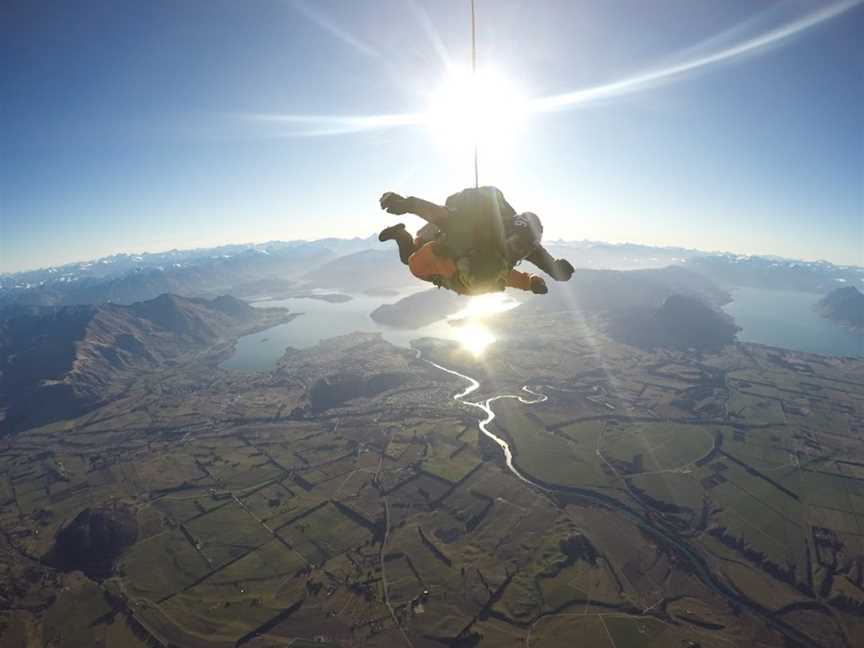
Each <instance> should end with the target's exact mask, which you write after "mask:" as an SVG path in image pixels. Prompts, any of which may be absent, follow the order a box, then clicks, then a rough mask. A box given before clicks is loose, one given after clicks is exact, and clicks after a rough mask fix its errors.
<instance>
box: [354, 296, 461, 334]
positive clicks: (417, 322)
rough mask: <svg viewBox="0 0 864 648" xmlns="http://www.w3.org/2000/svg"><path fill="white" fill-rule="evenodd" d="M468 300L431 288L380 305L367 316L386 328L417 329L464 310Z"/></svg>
mask: <svg viewBox="0 0 864 648" xmlns="http://www.w3.org/2000/svg"><path fill="white" fill-rule="evenodd" d="M468 300H469V298H468V297H464V296H462V295H457V294H456V293H454V292H452V291H450V290H439V289H438V288H432V289H431V290H424V291H423V292H419V293H414V294H413V295H409V296H408V297H404V298H403V299H400V300H399V301H398V302H396V303H395V304H382V305H381V306H379V307H378V308H376V309H375V310H374V311H372V312H371V313H370V314H369V316H370V317H371V318H372V319H373V320H375V321H376V322H378V323H379V324H384V325H386V326H392V327H394V328H405V329H418V328H421V327H423V326H426V325H427V324H432V323H433V322H437V321H438V320H440V319H441V318H442V317H443V316H444V315H447V314H449V313H454V312H456V311H458V310H459V309H460V308H464V307H465V305H466V304H467V303H468Z"/></svg>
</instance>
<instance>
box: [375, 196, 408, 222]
mask: <svg viewBox="0 0 864 648" xmlns="http://www.w3.org/2000/svg"><path fill="white" fill-rule="evenodd" d="M379 202H380V203H381V209H383V210H384V211H386V212H387V213H388V214H396V215H397V216H401V215H402V214H407V213H408V199H407V198H403V197H402V196H400V195H399V194H397V193H393V192H392V191H388V192H387V193H385V194H384V195H383V196H381V200H380V201H379Z"/></svg>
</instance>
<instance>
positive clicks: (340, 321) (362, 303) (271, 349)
mask: <svg viewBox="0 0 864 648" xmlns="http://www.w3.org/2000/svg"><path fill="white" fill-rule="evenodd" d="M426 289H427V288H425V287H424V288H423V290H426ZM412 292H416V291H409V292H403V293H400V294H399V295H395V296H390V297H370V296H368V295H351V297H352V299H351V300H350V301H346V302H342V303H329V302H326V301H322V300H318V299H309V298H298V297H294V298H290V299H280V300H273V301H259V302H255V303H254V304H253V306H256V307H259V308H266V307H275V306H278V307H282V308H287V309H288V310H290V311H291V312H292V313H302V315H300V316H299V317H295V318H294V319H293V320H291V321H290V322H286V323H285V324H280V325H278V326H274V327H273V328H269V329H267V330H266V331H260V332H258V333H253V334H252V335H247V336H244V337H242V338H240V339H239V340H238V341H237V346H236V349H235V351H234V353H233V354H232V355H231V357H230V358H228V359H227V360H226V361H225V362H223V363H222V366H223V367H224V368H226V369H237V370H242V371H267V370H268V369H271V368H272V367H273V366H274V365H275V364H276V361H277V360H278V359H279V358H280V357H282V355H283V354H284V353H285V349H286V348H287V347H293V348H295V349H306V348H309V347H312V346H315V345H316V344H318V342H320V341H321V340H325V339H327V338H331V337H336V336H338V335H346V334H348V333H354V332H355V331H359V332H363V333H381V335H382V336H383V337H384V339H386V340H387V341H388V342H391V343H392V344H396V345H398V346H404V347H409V346H410V342H411V340H416V339H418V338H422V337H436V338H441V339H447V340H455V341H457V342H459V343H460V344H462V345H463V347H465V348H466V349H468V350H469V351H471V352H474V353H476V354H480V353H482V352H483V350H485V349H486V348H487V347H488V346H489V345H490V344H492V343H493V342H494V341H495V339H496V338H495V334H494V333H493V332H492V331H491V330H489V329H488V328H487V327H486V326H485V325H484V324H483V322H482V321H480V319H481V318H482V316H488V315H489V314H494V313H495V312H501V311H504V310H509V309H510V308H515V307H516V306H518V304H519V303H518V302H516V301H515V300H513V299H512V298H510V297H509V296H507V295H504V294H503V293H498V294H496V295H484V296H483V297H482V298H477V297H475V298H472V299H471V300H470V301H467V300H466V310H464V311H460V312H457V313H452V314H450V315H451V316H452V317H453V319H460V320H461V321H460V322H459V324H458V325H457V326H453V325H451V324H450V323H449V322H448V320H447V319H446V318H445V319H442V320H440V321H438V322H435V323H433V324H430V325H428V326H424V327H422V328H418V329H413V330H405V329H396V328H392V327H388V326H384V325H381V324H378V323H377V322H375V321H374V320H373V319H372V318H371V317H369V314H370V313H371V312H372V311H374V310H375V309H376V308H378V307H379V306H381V305H382V304H392V303H395V302H397V301H399V300H400V299H402V298H403V297H407V296H408V295H410V294H412ZM478 311H480V312H478ZM475 316H476V317H475Z"/></svg>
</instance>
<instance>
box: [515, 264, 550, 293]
mask: <svg viewBox="0 0 864 648" xmlns="http://www.w3.org/2000/svg"><path fill="white" fill-rule="evenodd" d="M507 286H508V287H509V288H518V289H519V290H530V291H531V292H533V293H534V294H535V295H545V294H546V293H547V292H548V291H549V289H548V288H547V287H546V282H545V281H543V277H538V276H537V275H532V274H528V273H527V272H520V271H519V270H511V271H510V274H509V275H507Z"/></svg>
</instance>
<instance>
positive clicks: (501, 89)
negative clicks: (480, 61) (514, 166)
mask: <svg viewBox="0 0 864 648" xmlns="http://www.w3.org/2000/svg"><path fill="white" fill-rule="evenodd" d="M527 109H528V101H527V98H526V96H525V95H524V94H523V93H522V92H521V91H520V89H519V88H518V87H517V86H516V84H514V83H513V82H512V81H510V80H508V79H507V78H506V77H505V76H503V75H502V74H500V73H499V72H496V71H495V70H491V69H487V70H478V71H477V75H476V77H475V76H474V75H473V74H472V73H471V71H470V70H465V69H462V68H453V69H451V70H450V71H449V72H448V75H447V77H446V78H445V80H444V81H443V83H442V84H441V86H440V87H439V88H438V90H437V91H436V92H435V93H434V94H433V95H432V99H431V102H430V105H429V109H428V110H427V112H426V123H427V125H428V127H429V128H430V130H431V132H432V134H433V137H434V138H435V140H436V142H437V143H438V144H440V145H441V146H443V147H444V148H445V150H447V151H448V152H454V153H456V152H461V151H462V150H463V149H468V150H470V149H473V148H474V145H475V143H476V144H477V146H478V147H479V148H480V149H481V150H482V151H483V153H484V154H485V156H486V157H491V156H494V155H496V154H497V153H498V152H500V151H501V150H502V148H504V147H506V146H507V143H508V142H511V141H512V138H513V137H514V135H515V134H516V133H517V131H518V130H519V127H520V125H521V123H522V121H523V120H524V118H525V117H526V115H527V114H528V110H527Z"/></svg>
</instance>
